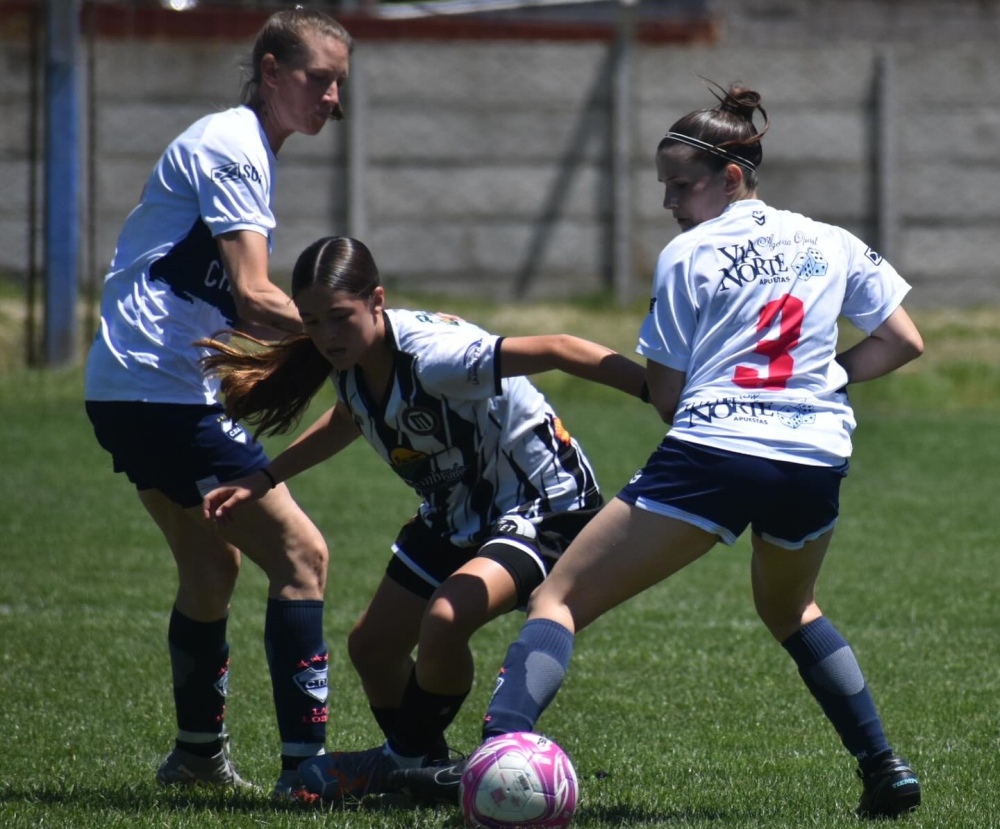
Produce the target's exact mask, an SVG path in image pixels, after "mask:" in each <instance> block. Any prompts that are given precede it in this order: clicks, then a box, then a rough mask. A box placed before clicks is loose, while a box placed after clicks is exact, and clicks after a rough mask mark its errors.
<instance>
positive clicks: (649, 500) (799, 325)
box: [407, 86, 923, 818]
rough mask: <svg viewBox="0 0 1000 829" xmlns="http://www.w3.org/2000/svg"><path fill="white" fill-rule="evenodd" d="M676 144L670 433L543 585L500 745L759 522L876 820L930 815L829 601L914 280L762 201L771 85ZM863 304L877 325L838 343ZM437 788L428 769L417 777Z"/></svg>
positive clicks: (800, 655)
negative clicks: (705, 559) (603, 635)
mask: <svg viewBox="0 0 1000 829" xmlns="http://www.w3.org/2000/svg"><path fill="white" fill-rule="evenodd" d="M719 89H720V92H719V94H718V95H717V96H716V97H717V98H718V100H719V104H718V106H716V107H714V108H713V109H707V110H701V111H696V112H692V113H690V114H689V115H686V116H684V117H683V118H681V119H680V120H679V121H677V122H676V123H675V124H674V125H673V126H672V127H670V130H669V131H668V132H667V134H666V135H665V136H664V138H663V139H662V140H661V141H660V144H659V147H658V148H657V152H656V170H657V174H658V176H659V180H660V181H661V182H662V183H663V185H664V187H665V190H666V192H665V196H664V201H663V206H664V207H665V208H666V209H667V210H669V211H671V213H673V215H674V218H675V220H676V221H677V223H678V224H679V225H680V227H681V230H682V233H681V234H680V235H679V236H677V237H676V238H675V239H674V240H673V241H671V242H670V244H668V245H667V246H666V248H664V250H663V252H662V253H661V254H660V257H659V260H658V262H657V266H656V273H655V279H654V285H653V293H652V302H651V305H650V311H649V315H648V316H647V317H646V319H645V321H644V322H643V324H642V327H641V330H640V332H639V345H638V351H639V353H640V354H642V355H643V356H644V357H645V358H646V360H647V367H646V370H647V377H648V382H649V392H650V397H651V399H652V402H653V405H654V406H655V407H656V408H657V410H658V411H659V412H660V414H661V416H662V417H663V420H664V421H665V422H666V423H669V424H671V428H670V431H669V432H668V434H667V436H666V437H665V438H664V440H663V441H662V443H661V444H660V445H659V447H657V449H656V450H655V451H654V452H653V454H652V455H651V456H650V458H649V460H648V461H647V462H646V465H645V466H644V467H643V468H642V469H640V470H639V471H638V472H637V473H636V474H635V476H634V477H633V478H632V480H631V482H630V483H629V484H628V485H627V486H626V487H625V488H624V489H623V490H622V491H621V492H620V493H619V494H618V497H617V498H615V499H613V500H612V501H611V502H610V503H608V505H607V506H606V507H604V509H602V510H601V512H600V513H599V514H598V515H597V517H595V518H594V520H593V521H591V522H590V523H589V524H588V525H587V526H586V527H585V528H584V530H583V531H582V532H581V533H580V534H579V535H578V536H577V538H576V539H575V540H574V541H573V543H572V544H571V545H570V547H569V548H568V549H567V551H566V552H565V553H564V554H563V555H562V557H561V558H560V560H559V563H558V564H557V565H556V566H555V568H554V569H553V572H552V574H551V575H550V576H549V578H547V579H546V580H545V581H544V582H543V583H542V584H541V585H540V587H539V588H538V589H537V590H536V591H535V592H534V594H533V595H532V597H531V601H530V604H529V611H528V617H527V621H526V623H525V625H524V627H523V628H522V630H521V634H520V637H519V638H518V640H517V641H516V642H515V643H514V644H513V645H512V646H511V647H510V649H509V650H508V652H507V656H506V659H505V661H504V667H503V683H502V684H500V683H498V687H497V691H496V693H495V695H494V697H493V699H492V701H491V703H490V705H489V709H488V712H487V715H486V719H485V723H484V727H483V737H484V739H488V738H490V737H492V736H496V735H499V734H503V733H509V732H516V731H531V730H532V729H533V728H534V727H535V723H536V721H537V720H538V718H539V716H540V715H541V713H542V711H544V710H545V708H546V707H547V706H548V705H549V704H550V703H551V701H552V699H553V697H554V696H555V694H556V692H557V691H558V689H559V687H560V685H561V683H562V681H563V677H564V674H565V671H566V669H567V667H568V664H569V659H570V654H571V652H572V648H573V638H574V633H575V632H576V631H578V630H580V629H582V628H584V627H586V626H587V625H589V624H590V623H591V622H593V621H594V620H595V619H597V618H598V617H599V616H601V615H602V614H604V613H606V612H607V611H609V610H610V609H611V608H613V607H615V606H616V605H619V604H621V603H622V602H624V601H626V600H628V599H630V598H631V597H633V596H635V595H636V594H638V593H639V592H641V591H643V590H645V589H646V588H648V587H650V586H652V585H654V584H657V583H658V582H660V581H662V580H663V579H665V578H667V577H668V576H670V575H672V574H673V573H675V572H677V571H678V570H680V569H681V568H682V567H684V566H686V565H688V564H690V563H691V562H693V561H695V560H696V559H698V558H700V557H701V556H703V555H705V553H707V552H708V551H709V550H710V549H711V548H712V547H714V546H715V545H716V543H717V542H719V541H722V542H723V543H725V544H732V543H733V542H734V541H735V540H736V538H737V537H738V536H739V535H741V534H742V533H743V531H744V530H745V529H746V527H747V526H748V525H749V527H750V530H751V544H752V549H753V554H752V562H751V584H752V588H753V596H754V604H755V607H756V610H757V613H758V615H759V616H760V618H761V621H763V623H764V624H765V625H766V626H767V629H768V630H769V631H770V632H771V634H772V635H773V636H774V638H775V639H776V640H777V641H778V642H780V643H781V644H782V646H783V647H784V648H785V650H786V651H787V652H788V654H789V656H791V658H792V659H793V660H794V662H795V664H796V666H797V667H798V670H799V673H800V674H801V676H802V679H803V680H804V682H805V684H806V687H807V688H808V689H809V691H810V693H811V694H812V695H813V696H814V697H815V698H816V700H817V702H818V703H819V704H820V706H821V708H822V710H823V712H824V713H825V714H826V716H827V718H828V719H829V720H830V722H831V723H832V724H833V726H834V728H836V730H837V733H838V734H839V735H840V738H841V740H842V742H843V744H844V746H845V747H846V748H847V750H848V751H849V752H850V753H851V754H852V755H854V757H855V758H856V759H857V761H858V764H859V769H858V771H859V774H860V776H861V779H862V781H863V786H864V792H863V794H862V797H861V802H860V805H859V807H858V812H859V814H860V815H862V816H864V817H869V818H879V817H889V816H895V815H897V814H900V813H903V812H907V811H911V810H913V809H915V808H916V807H917V806H918V805H919V803H920V786H919V783H918V782H917V778H916V777H915V775H914V774H913V772H912V771H911V770H910V768H909V766H908V765H907V764H906V762H905V761H904V760H902V759H900V758H899V757H898V756H897V755H896V754H895V753H894V752H893V750H892V748H891V747H890V745H889V743H888V741H887V739H886V736H885V733H884V732H883V728H882V722H881V720H880V718H879V715H878V712H877V711H876V708H875V704H874V702H873V700H872V696H871V693H870V692H869V689H868V686H867V684H866V683H865V679H864V676H863V675H862V673H861V669H860V668H859V667H858V663H857V661H856V659H855V656H854V653H853V652H852V650H851V647H850V646H849V645H848V643H847V642H846V641H845V640H844V638H843V637H842V636H841V634H840V633H839V632H838V631H837V629H836V628H835V627H834V626H833V624H832V623H831V622H830V621H828V620H827V619H826V617H824V616H823V614H822V612H821V611H820V609H819V607H818V606H817V604H816V600H815V585H816V579H817V576H818V574H819V570H820V566H821V564H822V562H823V558H824V556H825V555H826V551H827V549H828V547H829V545H830V539H831V536H832V534H833V528H834V525H835V524H836V521H837V512H838V504H839V487H840V482H841V479H842V478H843V477H844V475H845V474H846V473H847V459H848V457H849V455H850V454H851V433H852V431H853V429H854V426H855V421H854V415H853V413H852V411H851V406H850V403H849V401H848V397H847V393H846V388H847V386H848V384H849V383H860V382H863V381H866V380H872V379H874V378H876V377H880V376H882V375H884V374H887V373H889V372H891V371H893V370H894V369H897V368H899V367H900V366H902V365H903V364H905V363H907V362H909V361H910V360H912V359H914V358H915V357H917V356H918V355H919V354H920V353H921V352H922V350H923V343H922V341H921V337H920V334H919V333H918V332H917V329H916V327H915V326H914V325H913V323H912V322H911V321H910V318H909V317H908V316H907V314H906V312H905V311H904V310H903V308H902V307H901V305H900V303H901V301H902V299H903V297H904V296H905V294H906V293H907V291H908V290H909V286H908V285H907V284H906V283H905V282H904V281H903V280H902V279H901V278H900V276H899V275H898V274H897V273H896V271H895V270H893V268H892V267H890V266H889V264H888V263H886V262H885V261H884V260H883V259H882V257H881V256H880V255H879V254H878V253H876V252H875V251H873V250H872V249H871V248H869V247H867V246H866V245H865V244H864V243H863V242H860V241H859V240H858V239H856V238H855V237H854V236H852V235H851V234H849V233H848V232H846V231H845V230H842V229H841V228H838V227H833V226H831V225H827V224H822V223H820V222H816V221H812V220H811V219H808V218H806V217H805V216H800V215H798V214H795V213H789V212H785V211H780V210H776V209H774V208H773V207H770V206H769V205H767V204H765V203H764V202H762V201H760V200H759V199H758V198H757V195H756V190H757V168H758V166H759V165H760V161H761V156H762V151H761V143H760V139H761V133H759V132H758V130H757V129H756V128H755V126H754V124H753V119H754V115H755V114H756V113H760V114H761V116H762V118H763V119H764V124H763V125H764V128H765V129H766V128H767V123H768V122H767V115H766V113H765V112H764V109H763V108H762V107H761V105H760V96H759V95H758V94H757V93H756V92H754V91H752V90H749V89H746V88H742V87H740V86H733V87H731V88H730V89H728V90H726V91H723V90H722V89H721V87H720V88H719ZM841 315H843V316H844V317H845V318H846V319H847V320H849V321H850V322H851V323H853V324H854V325H855V326H857V327H858V328H859V329H861V331H863V332H864V333H865V334H866V335H867V336H866V337H865V338H864V339H863V340H862V341H860V342H859V343H858V344H857V345H855V346H853V347H851V348H848V349H847V350H845V351H843V352H842V353H841V354H839V355H838V354H836V353H835V347H836V342H837V319H838V317H839V316H841ZM407 776H408V777H409V778H411V783H413V784H414V786H415V787H416V788H419V785H418V784H421V783H423V784H427V785H430V786H431V787H433V779H432V778H430V777H429V776H428V775H427V774H423V773H421V774H408V775H407Z"/></svg>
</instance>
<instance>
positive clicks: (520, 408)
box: [333, 309, 600, 546]
mask: <svg viewBox="0 0 1000 829" xmlns="http://www.w3.org/2000/svg"><path fill="white" fill-rule="evenodd" d="M384 318H385V324H386V331H387V334H388V336H389V339H390V342H391V343H392V347H393V349H394V351H395V355H394V362H393V374H392V379H391V381H390V384H389V388H388V390H387V392H386V394H385V396H384V397H382V398H380V399H376V397H375V396H374V395H373V394H372V392H371V390H369V389H368V388H367V386H366V385H365V382H364V378H363V375H362V374H361V373H360V372H359V371H358V369H356V368H353V369H349V370H347V371H342V372H335V373H334V375H333V379H334V384H335V386H336V389H337V395H338V397H339V399H340V400H341V401H342V402H343V403H344V404H346V405H347V407H348V408H349V409H350V411H351V413H352V414H353V416H354V422H355V423H356V424H357V426H358V428H359V429H360V430H361V434H362V435H363V436H364V437H365V439H366V440H367V441H368V442H369V443H370V444H371V445H372V447H373V448H374V449H375V451H376V452H378V453H379V455H381V456H382V458H383V459H384V460H385V461H386V462H387V463H388V464H389V465H390V466H391V467H392V468H393V470H394V471H395V472H396V474H397V475H399V477H400V478H402V479H403V480H404V481H405V482H406V484H407V485H408V486H410V487H411V488H412V489H414V490H415V491H416V492H417V494H418V495H420V496H421V498H423V499H424V500H423V503H422V504H421V505H420V515H421V517H422V518H423V519H424V521H426V522H427V524H428V525H429V526H430V527H431V528H432V529H434V530H435V531H436V532H438V533H439V534H440V535H441V537H442V538H445V539H447V540H449V541H450V542H451V543H453V544H456V545H458V546H467V545H475V544H480V543H482V541H483V540H484V538H485V534H486V531H487V530H488V528H489V526H490V525H491V524H492V523H493V522H494V521H495V520H496V519H497V518H499V517H500V516H502V515H506V514H509V513H516V514H519V515H521V516H523V517H525V518H526V519H528V520H532V519H535V518H537V517H539V516H541V515H544V514H546V513H551V512H563V511H570V510H575V509H582V508H594V507H597V506H599V504H600V501H599V498H600V496H599V491H598V487H597V479H596V477H595V475H594V472H593V470H592V469H591V467H590V464H589V462H588V461H587V459H586V457H585V456H584V454H583V451H582V450H581V449H580V447H579V446H578V445H577V443H576V441H575V440H574V439H573V438H572V437H570V435H569V434H568V433H567V431H566V430H565V428H563V426H562V424H561V423H560V421H559V419H558V418H557V417H556V414H555V412H554V411H553V410H552V408H551V407H550V406H549V404H548V403H547V402H546V400H545V397H544V396H543V395H542V394H541V392H539V391H538V389H536V388H535V386H534V385H532V383H531V382H530V381H529V380H528V379H527V378H525V377H508V378H501V376H500V366H499V362H500V351H499V344H500V342H501V340H502V338H501V337H497V336H494V335H492V334H489V333H487V332H486V331H484V330H483V329H481V328H479V327H478V326H476V325H472V324H471V323H468V322H465V321H462V320H457V319H453V318H450V317H441V316H438V315H437V314H432V313H427V312H420V311H407V310H402V309H388V310H386V311H385V317H384Z"/></svg>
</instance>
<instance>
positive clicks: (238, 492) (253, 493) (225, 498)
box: [201, 472, 271, 524]
mask: <svg viewBox="0 0 1000 829" xmlns="http://www.w3.org/2000/svg"><path fill="white" fill-rule="evenodd" d="M270 489H271V484H270V482H269V481H268V479H267V477H266V476H264V475H262V474H260V473H257V472H255V473H254V474H253V475H248V476H247V477H245V478H240V479H239V480H236V481H230V482H229V483H226V484H223V485H222V486H219V487H216V488H215V489H213V490H212V491H211V492H209V493H208V494H207V495H206V496H205V497H204V499H203V500H202V502H201V509H202V514H203V515H204V516H205V518H207V519H208V520H209V521H214V522H215V523H217V524H227V523H229V522H230V521H232V520H233V510H234V509H236V507H238V506H239V505H240V504H243V503H245V502H247V501H256V500H257V499H258V498H263V497H264V495H266V494H267V492H268V491H269V490H270Z"/></svg>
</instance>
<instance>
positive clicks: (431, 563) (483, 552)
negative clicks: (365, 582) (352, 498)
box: [385, 498, 600, 608]
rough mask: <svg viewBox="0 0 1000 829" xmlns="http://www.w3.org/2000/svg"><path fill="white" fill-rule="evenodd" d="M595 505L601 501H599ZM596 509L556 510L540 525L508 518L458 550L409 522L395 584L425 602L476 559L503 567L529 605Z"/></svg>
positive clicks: (520, 600)
mask: <svg viewBox="0 0 1000 829" xmlns="http://www.w3.org/2000/svg"><path fill="white" fill-rule="evenodd" d="M594 502H595V504H598V503H600V499H598V498H595V499H594ZM598 510H599V507H597V506H595V508H593V509H579V510H571V511H569V512H554V513H550V514H548V515H544V516H542V517H541V518H540V519H539V520H538V521H528V520H527V519H525V518H521V517H520V516H512V515H508V516H504V517H502V518H500V519H499V520H498V521H496V522H495V523H494V524H493V526H492V527H491V528H490V535H489V537H488V538H486V540H485V541H483V543H482V544H481V545H480V546H478V547H476V546H472V547H457V546H456V545H454V544H452V543H450V542H449V541H448V540H447V539H444V538H442V537H441V535H440V534H439V533H437V532H435V531H434V530H433V529H432V528H431V527H429V526H427V524H426V522H424V521H423V520H422V519H421V518H420V517H419V516H418V517H416V518H413V519H412V520H410V521H409V522H407V523H406V524H405V525H404V526H403V529H402V530H400V532H399V535H398V536H397V537H396V541H395V543H394V544H393V545H392V550H393V552H394V553H395V555H394V556H393V557H392V559H391V560H390V561H389V565H388V566H387V567H386V569H385V572H386V575H387V576H389V578H391V579H392V580H393V581H395V582H396V583H398V584H399V585H401V586H402V587H405V588H406V589H407V590H409V591H410V592H411V593H415V594H417V595H418V596H421V597H423V598H425V599H429V598H430V597H431V595H432V594H433V593H434V591H435V590H437V588H438V586H439V585H440V584H441V582H443V581H444V580H445V579H447V578H448V577H449V576H450V575H451V574H452V573H454V572H455V571H456V570H458V569H459V568H460V567H461V566H462V565H464V564H465V563H466V562H468V561H471V560H472V559H473V558H476V557H477V556H483V557H485V558H489V559H491V560H493V561H495V562H497V564H499V565H501V566H502V567H503V568H504V569H505V570H506V571H507V572H508V573H510V575H511V578H512V579H513V580H514V584H515V587H516V590H517V604H518V607H521V608H524V607H526V606H527V604H528V597H529V596H530V595H531V591H532V590H534V589H535V588H536V587H538V585H540V584H541V583H542V580H543V579H544V578H545V577H546V576H547V575H548V573H549V570H551V569H552V565H553V564H555V562H556V560H557V559H558V558H559V556H560V555H562V554H563V552H565V550H566V548H567V547H568V546H569V544H570V542H571V541H572V540H573V539H574V538H576V536H577V534H578V533H579V532H580V530H582V529H583V528H584V526H585V525H586V523H587V522H588V521H589V520H590V519H591V518H593V517H594V516H595V515H597V513H598Z"/></svg>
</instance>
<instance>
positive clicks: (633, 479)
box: [628, 469, 642, 484]
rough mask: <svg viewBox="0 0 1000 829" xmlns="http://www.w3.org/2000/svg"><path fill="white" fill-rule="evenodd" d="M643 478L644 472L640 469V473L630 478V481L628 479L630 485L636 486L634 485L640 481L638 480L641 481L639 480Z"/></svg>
mask: <svg viewBox="0 0 1000 829" xmlns="http://www.w3.org/2000/svg"><path fill="white" fill-rule="evenodd" d="M641 477H642V470H641V469H640V470H639V471H638V472H636V473H635V475H633V476H632V477H631V478H629V479H628V482H629V483H630V484H634V483H635V482H636V481H638V480H639V479H640V478H641Z"/></svg>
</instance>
